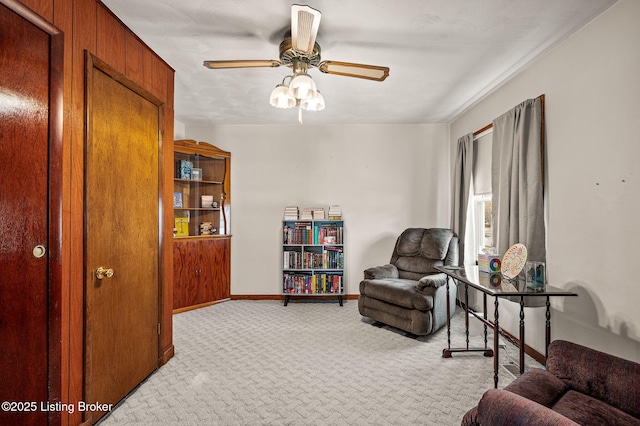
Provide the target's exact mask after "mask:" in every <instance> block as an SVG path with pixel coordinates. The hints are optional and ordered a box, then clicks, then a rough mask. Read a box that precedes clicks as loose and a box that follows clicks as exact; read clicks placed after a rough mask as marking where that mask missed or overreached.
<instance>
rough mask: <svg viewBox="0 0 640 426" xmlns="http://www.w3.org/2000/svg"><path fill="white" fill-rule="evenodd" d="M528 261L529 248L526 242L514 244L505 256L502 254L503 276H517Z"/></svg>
mask: <svg viewBox="0 0 640 426" xmlns="http://www.w3.org/2000/svg"><path fill="white" fill-rule="evenodd" d="M526 261H527V248H526V247H525V246H524V244H520V243H517V244H514V245H512V246H511V247H509V250H507V251H506V253H505V254H504V256H502V267H501V271H502V276H503V277H505V278H509V279H511V278H515V277H516V276H517V275H518V274H519V273H520V271H522V268H524V264H525V263H526Z"/></svg>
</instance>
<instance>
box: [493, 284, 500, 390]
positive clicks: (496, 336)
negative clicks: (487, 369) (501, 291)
mask: <svg viewBox="0 0 640 426" xmlns="http://www.w3.org/2000/svg"><path fill="white" fill-rule="evenodd" d="M495 299H496V300H495V302H494V303H495V306H496V309H495V312H494V322H495V328H494V330H493V386H494V387H495V388H496V389H497V388H498V368H499V367H500V325H499V323H498V316H499V315H500V314H499V313H498V305H499V302H498V297H497V296H496V298H495Z"/></svg>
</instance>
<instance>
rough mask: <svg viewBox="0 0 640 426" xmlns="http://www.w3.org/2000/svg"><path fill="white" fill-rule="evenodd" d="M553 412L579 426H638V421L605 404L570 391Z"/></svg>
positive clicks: (555, 406) (639, 421) (639, 422)
mask: <svg viewBox="0 0 640 426" xmlns="http://www.w3.org/2000/svg"><path fill="white" fill-rule="evenodd" d="M552 409H553V411H555V412H557V413H560V414H562V415H563V416H565V417H567V418H569V419H571V420H573V421H574V422H576V423H579V424H581V425H616V426H632V425H633V426H638V425H639V424H640V420H638V419H636V418H634V417H632V416H630V415H629V414H627V413H625V412H624V411H622V410H618V409H617V408H616V407H613V406H611V405H608V404H607V403H606V402H604V401H601V400H599V399H596V398H593V397H591V396H589V395H585V394H583V393H580V392H576V391H574V390H570V391H569V392H567V393H566V394H564V396H563V397H562V398H560V400H559V401H558V402H557V403H556V404H555V405H554V406H553V407H552Z"/></svg>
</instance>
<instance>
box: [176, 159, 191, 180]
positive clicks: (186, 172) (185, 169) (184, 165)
mask: <svg viewBox="0 0 640 426" xmlns="http://www.w3.org/2000/svg"><path fill="white" fill-rule="evenodd" d="M192 168H193V163H192V162H191V161H187V160H180V175H179V177H180V179H191V169H192Z"/></svg>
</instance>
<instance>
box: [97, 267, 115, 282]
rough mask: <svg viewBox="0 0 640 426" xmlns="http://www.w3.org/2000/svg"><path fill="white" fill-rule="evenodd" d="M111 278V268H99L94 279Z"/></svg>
mask: <svg viewBox="0 0 640 426" xmlns="http://www.w3.org/2000/svg"><path fill="white" fill-rule="evenodd" d="M112 276H113V269H111V268H104V267H102V266H100V267H99V268H98V269H96V278H97V279H99V280H101V279H103V278H105V277H107V278H111V277H112Z"/></svg>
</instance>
